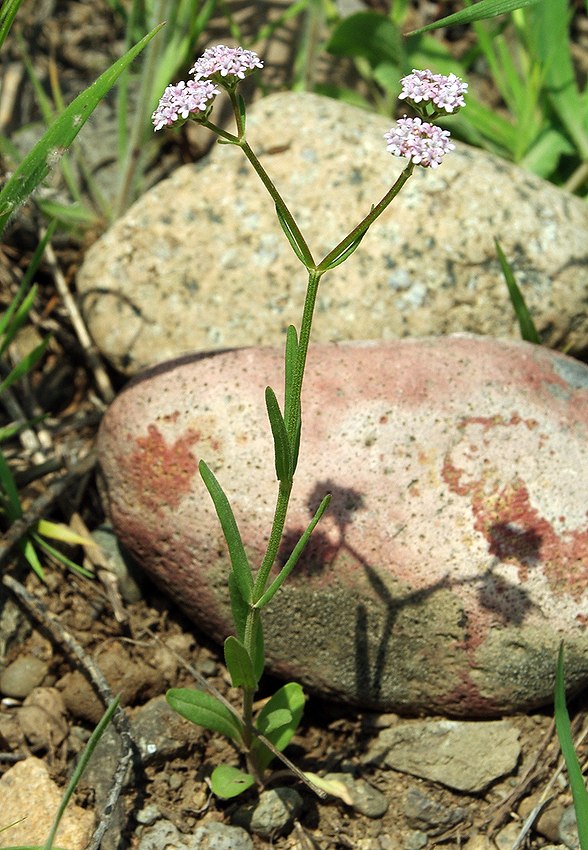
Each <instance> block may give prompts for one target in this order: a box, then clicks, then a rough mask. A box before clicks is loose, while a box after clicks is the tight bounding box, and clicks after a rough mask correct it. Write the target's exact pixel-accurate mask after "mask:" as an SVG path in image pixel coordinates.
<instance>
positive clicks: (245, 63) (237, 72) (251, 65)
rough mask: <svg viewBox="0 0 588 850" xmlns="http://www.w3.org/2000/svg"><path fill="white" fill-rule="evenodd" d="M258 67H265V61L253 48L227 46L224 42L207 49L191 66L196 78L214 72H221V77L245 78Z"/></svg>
mask: <svg viewBox="0 0 588 850" xmlns="http://www.w3.org/2000/svg"><path fill="white" fill-rule="evenodd" d="M256 68H263V62H262V61H261V59H260V58H259V56H258V55H257V53H254V52H253V50H244V49H243V48H242V47H225V46H224V44H219V45H217V46H216V47H209V48H208V49H207V50H205V51H204V53H203V54H202V56H201V57H200V59H197V60H196V62H195V63H194V65H193V66H192V68H190V73H191V74H194V78H195V79H196V80H201V79H202V78H203V77H212V76H213V74H220V75H221V77H229V76H233V77H237V78H238V79H239V80H243V79H245V77H246V76H247V74H250V73H251V72H252V71H255V69H256Z"/></svg>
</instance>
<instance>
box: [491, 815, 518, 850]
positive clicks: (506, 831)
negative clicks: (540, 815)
mask: <svg viewBox="0 0 588 850" xmlns="http://www.w3.org/2000/svg"><path fill="white" fill-rule="evenodd" d="M522 828H523V825H522V823H518V822H516V821H514V822H512V823H507V824H506V826H503V827H502V829H500V830H499V831H498V832H497V833H496V835H495V836H494V844H495V845H496V847H497V848H498V850H512V848H513V847H514V846H515V844H516V842H517V840H518V838H519V836H520V834H521V829H522Z"/></svg>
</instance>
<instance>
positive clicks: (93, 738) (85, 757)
mask: <svg viewBox="0 0 588 850" xmlns="http://www.w3.org/2000/svg"><path fill="white" fill-rule="evenodd" d="M118 703H119V697H116V698H115V699H113V701H112V702H111V703H110V705H109V706H108V708H107V709H106V711H105V712H104V714H103V715H102V719H101V720H100V722H99V723H98V725H97V726H96V728H95V729H94V731H93V732H92V734H91V735H90V739H89V741H88V743H87V744H86V746H85V747H84V751H83V752H82V755H81V757H80V760H79V761H78V763H77V765H76V769H75V770H74V772H73V773H72V777H71V779H70V780H69V784H68V786H67V788H66V790H65V794H64V795H63V798H62V800H61V803H60V804H59V808H58V810H57V814H56V815H55V820H54V821H53V825H52V827H51V831H50V833H49V836H48V838H47V841H46V842H45V846H44V850H51V848H52V847H53V841H54V840H55V835H56V833H57V830H58V828H59V823H60V821H61V818H62V817H63V813H64V812H65V809H66V807H67V804H68V803H69V801H70V800H71V798H72V796H73V793H74V791H75V790H76V788H77V785H78V782H79V781H80V779H81V777H82V774H83V772H84V770H85V769H86V767H87V765H88V762H89V761H90V757H91V756H92V753H93V752H94V750H95V749H96V746H97V744H98V742H99V740H100V738H101V737H102V736H103V735H104V732H105V731H106V727H107V726H108V724H109V723H110V721H111V719H112V716H113V714H114V712H115V711H116V710H117V708H118Z"/></svg>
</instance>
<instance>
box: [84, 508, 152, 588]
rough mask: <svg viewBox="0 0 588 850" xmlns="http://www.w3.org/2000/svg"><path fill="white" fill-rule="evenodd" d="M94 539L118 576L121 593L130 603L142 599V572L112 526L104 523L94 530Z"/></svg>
mask: <svg viewBox="0 0 588 850" xmlns="http://www.w3.org/2000/svg"><path fill="white" fill-rule="evenodd" d="M92 539H93V540H94V541H95V542H96V543H97V544H98V545H99V546H100V548H101V549H102V551H103V553H104V554H105V555H106V558H107V559H108V563H109V565H110V568H111V569H112V572H113V573H114V574H115V576H116V580H117V583H118V588H119V590H120V595H121V596H122V598H123V599H124V601H125V602H128V603H129V604H131V603H133V602H138V601H139V599H141V596H142V595H141V588H140V586H139V582H140V577H141V573H140V570H139V567H138V566H137V564H136V563H135V562H134V560H133V558H132V557H131V555H130V554H129V553H128V552H127V551H126V550H125V548H124V546H121V544H120V542H119V541H118V539H117V537H116V534H115V533H114V531H113V529H112V526H109V525H102V526H100V527H99V528H96V529H95V530H94V531H93V532H92Z"/></svg>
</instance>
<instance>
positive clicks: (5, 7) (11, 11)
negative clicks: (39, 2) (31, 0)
mask: <svg viewBox="0 0 588 850" xmlns="http://www.w3.org/2000/svg"><path fill="white" fill-rule="evenodd" d="M22 2H23V0H4V3H3V4H2V7H1V8H0V47H2V45H3V44H4V42H5V40H6V36H7V35H8V33H9V32H10V27H11V26H12V23H13V21H14V19H15V17H16V13H17V12H18V10H19V8H20V5H21V3H22Z"/></svg>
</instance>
